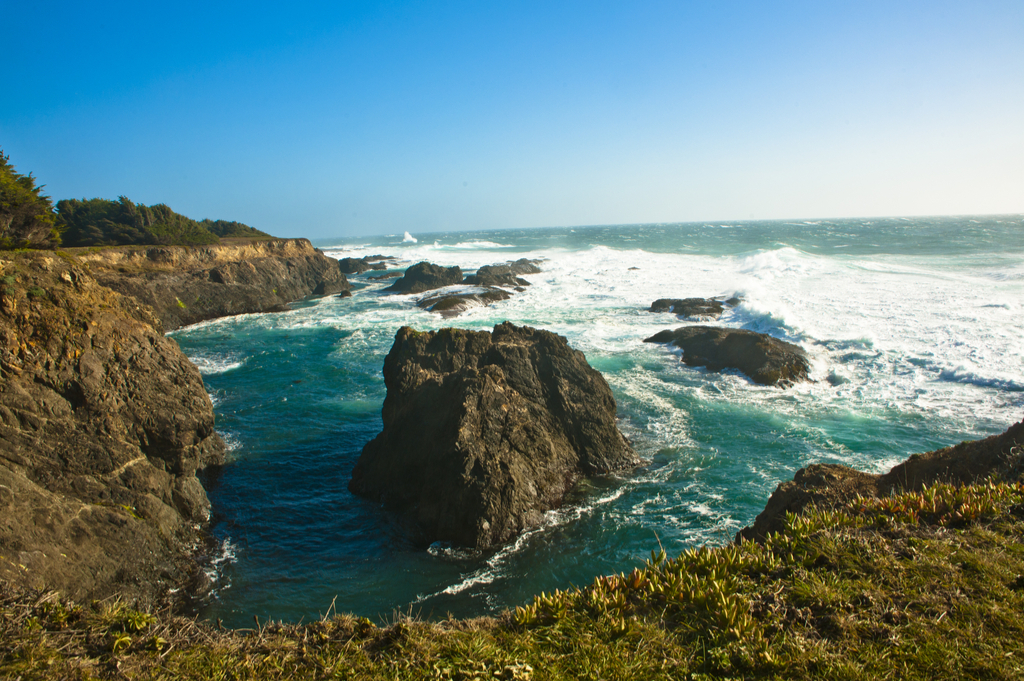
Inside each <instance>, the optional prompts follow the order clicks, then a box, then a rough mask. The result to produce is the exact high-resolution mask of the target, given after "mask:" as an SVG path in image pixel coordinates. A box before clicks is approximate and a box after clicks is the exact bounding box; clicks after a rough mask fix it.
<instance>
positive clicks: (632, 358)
mask: <svg viewBox="0 0 1024 681" xmlns="http://www.w3.org/2000/svg"><path fill="white" fill-rule="evenodd" d="M410 229H412V228H410ZM316 245H318V246H319V247H320V248H322V249H323V250H324V252H325V253H326V254H327V255H329V256H332V257H336V258H341V257H347V256H351V257H361V256H365V255H370V254H384V255H393V256H396V257H397V258H398V259H399V261H398V263H397V264H396V269H397V268H398V267H401V268H404V267H406V266H408V265H410V264H413V263H416V262H419V261H422V260H427V261H430V262H433V263H436V264H439V265H445V266H451V265H459V266H460V267H462V268H463V270H464V271H465V270H468V271H472V270H473V269H475V268H477V267H479V266H481V265H487V264H493V263H502V262H506V261H509V260H515V259H518V258H523V257H525V258H536V259H540V260H541V261H542V262H541V263H540V267H541V268H542V270H543V271H542V273H540V274H535V275H527V276H525V278H526V279H527V280H528V281H530V283H531V286H529V287H527V288H526V290H525V291H523V292H521V293H516V294H515V295H514V296H513V297H512V298H511V299H510V300H508V301H504V302H499V303H496V304H493V305H492V306H490V307H478V308H473V309H471V310H469V311H467V312H465V313H463V314H462V315H461V316H459V317H456V318H454V319H442V318H441V317H440V316H439V315H437V314H434V313H431V312H427V311H424V310H422V309H420V308H418V307H416V305H415V301H416V300H417V299H418V298H419V297H420V296H419V295H392V294H386V293H383V292H382V289H383V288H384V287H386V286H388V285H389V284H390V283H391V281H393V280H386V281H371V280H369V278H368V277H369V276H375V275H379V274H381V272H374V271H370V272H367V273H365V274H363V275H359V276H351V277H350V281H351V282H352V284H353V295H352V297H350V298H338V297H334V296H332V297H325V298H317V299H310V300H305V301H300V302H298V303H296V304H294V305H293V306H292V307H293V309H292V310H290V311H287V312H282V313H277V314H266V315H243V316H239V317H231V318H226V319H220V320H215V321H211V322H206V323H202V324H198V325H195V326H192V327H188V328H185V329H181V330H178V331H175V332H173V333H171V334H170V335H171V336H172V337H173V338H174V339H175V340H176V341H177V342H178V343H179V344H180V345H181V347H182V349H183V350H184V352H185V353H186V354H187V355H188V356H189V357H190V358H191V359H192V361H193V362H194V363H195V364H196V365H197V366H198V367H199V369H200V371H201V372H202V374H203V378H204V380H205V382H206V386H207V389H208V391H209V393H210V396H211V398H212V399H213V403H214V409H215V413H216V418H217V429H218V431H219V432H220V433H221V435H222V436H223V437H224V439H225V441H226V442H227V443H228V446H229V454H228V462H227V464H226V465H224V466H223V467H220V468H218V469H217V470H215V471H211V472H209V473H207V474H206V475H205V476H204V478H203V482H204V484H205V485H206V488H207V490H208V493H209V496H210V499H211V501H212V503H213V509H214V519H213V525H212V532H213V535H214V538H215V539H216V542H217V547H216V550H215V551H214V552H213V555H212V556H211V560H210V563H209V565H208V566H207V569H208V572H209V574H210V576H211V577H212V579H213V581H214V589H213V595H212V597H211V598H210V600H209V601H208V602H207V603H206V604H205V605H204V606H203V608H202V611H201V615H202V616H203V617H205V618H209V619H211V620H213V619H220V620H222V622H223V623H224V624H225V625H226V626H234V627H246V626H251V625H252V623H253V616H257V617H259V619H260V621H261V622H262V621H265V620H266V619H275V620H284V621H289V622H297V621H303V620H304V621H309V620H310V619H314V618H318V617H320V616H321V615H323V614H325V613H327V612H328V611H329V610H332V611H338V612H352V613H355V614H357V615H360V616H366V617H369V618H371V619H372V620H375V621H380V620H386V619H388V618H390V617H392V616H393V615H394V614H395V613H396V612H401V613H404V614H412V615H414V616H419V617H422V618H428V619H438V618H444V617H446V616H448V615H449V614H451V615H453V616H455V617H472V616H478V615H490V614H496V613H498V612H500V611H501V610H502V609H504V608H508V607H512V606H515V605H519V604H522V603H524V602H527V601H529V600H530V599H531V598H532V596H533V595H534V594H537V593H539V592H541V591H548V592H550V591H552V590H554V589H556V588H558V589H565V588H568V587H572V586H574V585H575V586H583V585H586V584H589V583H590V582H591V581H592V580H593V579H594V577H596V576H598V575H604V574H610V573H615V572H622V571H628V570H630V569H632V568H633V567H634V566H636V565H638V564H640V563H641V562H642V561H643V560H644V559H645V558H647V557H648V556H649V555H650V552H651V551H652V550H656V549H658V547H659V546H662V547H664V548H665V550H666V551H667V552H668V553H669V554H675V553H679V552H680V551H682V550H683V549H686V548H689V547H692V546H699V545H704V544H712V545H716V544H722V543H725V542H728V541H730V540H731V539H732V537H733V536H734V535H735V533H736V531H737V530H739V529H740V528H742V527H743V526H745V525H747V524H748V523H750V522H751V521H752V520H753V518H754V517H755V516H756V515H757V514H758V513H759V512H760V511H761V510H762V509H763V507H764V504H765V502H766V501H767V499H768V497H769V496H770V495H771V493H772V491H773V490H774V489H775V487H776V485H778V484H779V483H780V482H782V481H784V480H788V479H790V478H791V477H792V475H793V473H794V472H795V471H796V470H797V469H798V468H800V467H802V466H805V465H808V464H810V463H815V462H829V463H841V464H845V465H848V466H852V467H854V468H858V469H861V470H864V471H869V472H884V471H886V470H888V469H889V468H890V467H892V466H893V465H895V464H896V463H898V462H899V461H901V460H903V459H904V458H906V457H907V456H908V455H910V454H912V453H915V452H924V451H929V450H932V449H937V448H939V447H944V446H948V445H950V444H955V443H957V442H960V441H962V440H968V439H976V438H980V437H984V436H987V435H992V434H995V433H999V432H1002V431H1003V430H1005V429H1006V428H1007V427H1008V426H1009V425H1011V424H1012V423H1015V422H1017V421H1020V420H1021V418H1022V417H1024V325H1022V323H1021V320H1022V312H1024V216H1020V215H1010V216H984V217H942V218H898V219H863V220H861V219H856V220H815V221H756V222H754V221H752V222H738V223H720V222H707V223H684V224H649V225H625V226H601V227H575V228H551V229H529V230H500V231H478V232H452V233H436V234H408V233H406V234H398V235H390V236H380V237H367V238H362V239H347V238H346V239H335V240H329V241H322V242H319V243H317V244H316ZM712 296H728V297H731V296H738V297H739V298H740V299H741V302H740V304H739V305H737V306H736V307H734V308H727V310H726V312H725V314H724V315H723V316H722V317H721V319H720V320H718V321H717V322H713V323H716V324H721V325H723V326H728V327H735V328H745V329H752V330H755V331H760V332H764V333H769V334H771V335H773V336H776V337H779V338H782V339H784V340H787V341H790V342H793V343H797V344H799V345H800V346H801V347H803V348H804V349H805V350H806V351H807V352H808V353H809V354H810V356H811V358H812V378H814V379H815V380H814V382H812V383H803V384H799V385H797V386H795V387H792V388H789V389H785V390H783V389H779V388H773V387H765V386H759V385H756V384H754V383H752V382H751V381H749V380H748V379H747V378H745V377H744V376H742V375H741V374H738V373H735V372H728V371H726V372H723V373H718V374H714V373H708V372H706V371H705V370H703V369H700V368H691V367H687V366H686V365H684V364H682V363H681V362H680V361H679V357H678V354H677V353H675V352H673V351H672V350H671V349H670V348H667V347H666V346H661V345H654V344H645V343H643V342H642V341H643V339H644V338H647V337H649V336H651V335H652V334H654V333H656V332H657V331H660V330H662V329H669V328H676V327H679V326H682V325H684V324H686V323H690V322H685V321H682V320H680V319H678V318H677V317H676V316H675V315H673V314H671V313H652V312H649V311H648V308H649V307H650V305H651V303H652V302H653V301H654V300H656V299H658V298H686V297H712ZM503 321H511V322H513V323H515V324H524V325H529V326H534V327H538V328H543V329H548V330H550V331H554V332H555V333H558V334H561V335H563V336H565V337H566V338H567V339H568V341H569V343H570V345H572V346H573V347H574V348H576V349H578V350H581V351H583V352H584V353H585V354H586V356H587V359H588V361H589V362H590V364H591V365H592V366H593V367H594V368H596V369H597V370H598V371H600V372H601V373H602V374H603V375H604V376H605V378H606V379H607V381H608V383H609V385H610V386H611V389H612V391H613V393H614V395H615V399H616V401H617V404H618V418H619V428H620V429H621V430H622V431H623V433H624V434H625V435H626V436H627V437H628V438H629V440H630V441H631V442H632V444H633V446H634V448H635V449H636V451H637V452H638V453H639V454H640V455H641V456H642V457H643V459H644V465H642V466H641V467H640V468H638V469H636V470H634V471H630V472H627V473H624V474H622V475H618V476H611V477H605V478H598V479H593V480H589V481H586V482H584V483H581V484H580V485H579V486H578V488H577V489H576V490H575V491H574V493H573V494H572V497H571V499H570V500H569V502H568V503H567V504H566V505H565V506H564V507H562V508H561V509H559V510H557V511H553V512H551V513H549V514H547V516H546V519H545V523H544V525H543V526H542V527H539V528H537V529H536V530H533V531H531V532H529V533H527V534H525V535H523V536H522V537H520V538H519V539H518V540H517V541H515V542H514V543H512V544H510V545H508V546H505V547H503V548H501V549H499V550H495V551H487V552H475V551H469V550H465V549H462V548H459V547H452V546H445V545H440V544H435V545H432V546H419V545H415V544H414V543H412V542H411V541H410V540H409V538H408V537H407V536H406V534H405V532H404V530H403V528H402V527H401V526H400V525H399V524H398V523H396V522H395V519H394V518H393V517H391V516H390V515H389V514H388V512H387V511H386V510H384V509H382V508H381V507H380V506H379V505H378V504H375V503H371V502H369V501H366V500H364V499H361V498H359V497H356V496H354V495H352V494H351V493H350V492H349V491H348V488H347V485H348V480H349V476H350V474H351V471H352V467H353V466H354V465H355V462H356V460H357V458H358V457H359V453H360V451H361V450H362V447H363V445H364V444H366V442H368V441H369V440H370V439H372V438H373V437H374V436H375V435H376V434H377V433H378V432H379V431H380V428H381V415H380V412H381V406H382V404H383V401H384V396H385V392H386V391H385V387H384V382H383V378H382V376H381V367H382V365H383V361H384V357H385V355H386V354H387V352H388V350H389V349H390V348H391V344H392V341H393V339H394V335H395V332H396V331H397V330H398V329H399V327H401V326H403V325H408V326H412V327H414V328H416V329H419V330H428V329H437V328H440V327H442V326H457V327H462V328H471V329H490V328H491V327H493V326H494V325H495V324H497V323H499V322H503Z"/></svg>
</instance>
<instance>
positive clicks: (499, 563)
mask: <svg viewBox="0 0 1024 681" xmlns="http://www.w3.org/2000/svg"><path fill="white" fill-rule="evenodd" d="M626 489H627V485H621V486H620V487H619V488H618V489H616V490H614V491H613V492H611V493H610V494H607V495H605V496H602V497H600V498H598V499H596V500H594V501H591V502H590V503H589V504H586V505H580V506H572V507H564V508H560V509H557V510H554V511H548V512H547V513H545V514H544V521H543V522H542V524H541V525H539V526H537V527H535V528H533V529H531V530H527V531H526V532H524V533H523V534H521V535H519V536H518V537H517V538H516V540H515V541H514V542H512V543H511V544H508V545H506V546H504V547H502V548H501V549H499V550H498V552H497V553H495V554H494V555H493V556H491V557H490V558H488V559H487V561H486V563H485V564H484V566H483V567H481V568H479V569H477V570H474V571H473V572H471V573H469V574H468V575H465V576H464V577H463V579H462V580H461V581H459V582H458V583H456V584H452V585H450V586H447V587H445V588H444V589H441V590H440V591H435V592H434V593H432V594H427V595H422V594H421V595H419V596H418V597H417V598H416V600H415V601H413V603H414V604H415V603H422V602H423V601H426V600H428V599H430V598H434V597H436V596H442V595H449V596H451V595H455V594H458V593H462V592H463V591H466V590H467V589H470V588H472V587H474V586H478V585H481V584H490V583H492V582H494V581H495V580H496V579H498V578H500V577H501V576H502V570H501V568H502V567H503V566H504V565H505V564H507V563H508V561H509V560H510V559H511V558H512V557H513V556H514V555H515V554H517V553H519V551H521V550H522V549H523V547H525V546H526V545H527V544H528V543H529V541H530V538H531V537H534V536H535V535H538V534H541V533H543V532H545V531H547V530H549V529H550V528H553V527H557V526H559V525H565V524H566V523H569V522H573V521H576V520H579V519H580V518H581V517H583V516H584V515H586V514H588V513H592V512H593V511H594V510H595V509H596V508H598V507H599V506H603V505H605V504H608V503H611V502H613V501H615V500H616V499H618V498H619V497H621V496H622V495H623V494H624V493H625V492H626Z"/></svg>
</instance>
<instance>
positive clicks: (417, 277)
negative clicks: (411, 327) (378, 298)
mask: <svg viewBox="0 0 1024 681" xmlns="http://www.w3.org/2000/svg"><path fill="white" fill-rule="evenodd" d="M461 283H462V270H461V269H460V268H459V266H458V265H456V266H454V267H441V266H440V265H434V264H433V263H429V262H426V261H424V262H419V263H416V264H415V265H413V266H412V267H410V268H409V269H407V270H406V271H405V274H404V275H403V276H402V278H401V279H399V280H398V281H396V282H395V283H394V284H392V285H391V286H388V287H387V288H386V289H384V290H385V291H390V292H393V293H422V292H424V291H430V290H433V289H436V288H443V287H445V286H453V285H455V284H461Z"/></svg>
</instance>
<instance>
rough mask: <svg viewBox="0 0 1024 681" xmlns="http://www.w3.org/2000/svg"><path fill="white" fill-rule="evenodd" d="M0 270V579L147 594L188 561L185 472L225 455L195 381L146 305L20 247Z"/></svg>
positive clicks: (189, 477) (189, 489)
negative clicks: (1, 300)
mask: <svg viewBox="0 0 1024 681" xmlns="http://www.w3.org/2000/svg"><path fill="white" fill-rule="evenodd" d="M0 275H3V276H4V278H5V280H7V279H8V278H10V280H12V281H13V282H14V283H13V284H11V285H10V286H8V287H7V290H8V292H9V293H10V297H11V298H12V299H13V301H14V305H13V308H12V309H6V310H5V311H4V313H2V314H0V443H2V446H0V491H2V492H3V493H0V508H2V513H0V518H2V521H0V556H3V557H5V558H7V557H12V556H17V557H18V558H17V559H16V560H11V559H8V560H0V580H7V581H9V582H12V583H14V584H16V585H18V586H20V587H24V588H46V589H56V590H59V591H62V592H64V594H65V595H67V596H70V597H73V598H77V599H92V598H106V597H108V596H113V595H119V596H120V597H122V598H125V599H126V600H128V601H133V600H136V599H138V600H141V601H144V602H150V603H152V602H153V601H154V600H155V599H156V598H157V597H158V596H159V595H160V594H161V592H163V591H165V590H166V589H168V588H174V587H180V586H182V584H184V583H185V582H186V581H187V579H188V576H189V575H190V574H191V573H192V572H194V571H195V569H196V565H195V562H194V560H193V559H192V547H194V546H195V545H197V544H198V543H199V540H200V538H201V531H200V529H199V528H200V527H201V526H203V525H205V524H206V522H207V519H208V517H209V511H210V503H209V501H208V500H207V498H206V493H205V491H204V490H203V487H202V485H201V484H200V483H199V480H198V479H197V478H196V471H197V470H198V469H201V468H203V467H205V466H208V465H210V464H216V463H219V462H221V461H222V459H223V452H224V444H223V442H222V441H221V439H220V437H219V436H217V435H216V433H215V432H214V428H213V426H214V422H213V406H212V404H211V403H210V398H209V396H208V395H207V393H206V390H205V388H204V386H203V381H202V378H201V377H200V375H199V372H198V370H197V369H196V368H195V366H193V365H192V363H191V362H189V361H188V359H187V358H186V357H185V356H184V355H183V354H182V352H181V350H180V349H179V348H178V345H177V343H175V342H174V340H173V339H170V338H167V337H165V336H164V334H163V333H162V332H161V331H160V330H159V325H160V324H159V321H158V320H157V319H156V317H155V316H154V314H153V311H152V310H151V309H150V308H149V307H147V306H145V305H142V304H141V303H139V302H138V300H136V299H135V298H131V297H128V296H124V295H121V294H119V293H116V292H114V291H112V290H110V289H109V288H106V287H104V286H101V285H99V284H98V283H97V282H96V281H95V280H94V279H93V278H92V277H91V276H89V275H88V274H87V272H86V269H85V268H84V267H83V266H81V265H80V264H77V263H76V262H75V261H74V258H71V257H68V256H66V255H64V254H61V255H60V256H58V255H56V254H54V253H45V252H36V253H27V254H21V255H17V256H15V257H14V259H13V260H10V261H0ZM33 289H42V290H44V291H45V295H44V296H39V295H32V294H31V293H29V292H30V291H32V290H33Z"/></svg>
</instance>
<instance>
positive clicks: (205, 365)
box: [189, 355, 245, 376]
mask: <svg viewBox="0 0 1024 681" xmlns="http://www.w3.org/2000/svg"><path fill="white" fill-rule="evenodd" d="M189 360H190V361H191V362H192V363H193V364H195V365H196V368H197V369H199V373H201V374H202V375H204V376H211V375H213V374H223V373H224V372H226V371H231V370H232V369H237V368H239V367H240V366H242V365H243V364H245V360H244V359H237V358H235V357H233V356H231V355H192V356H190V357H189Z"/></svg>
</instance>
